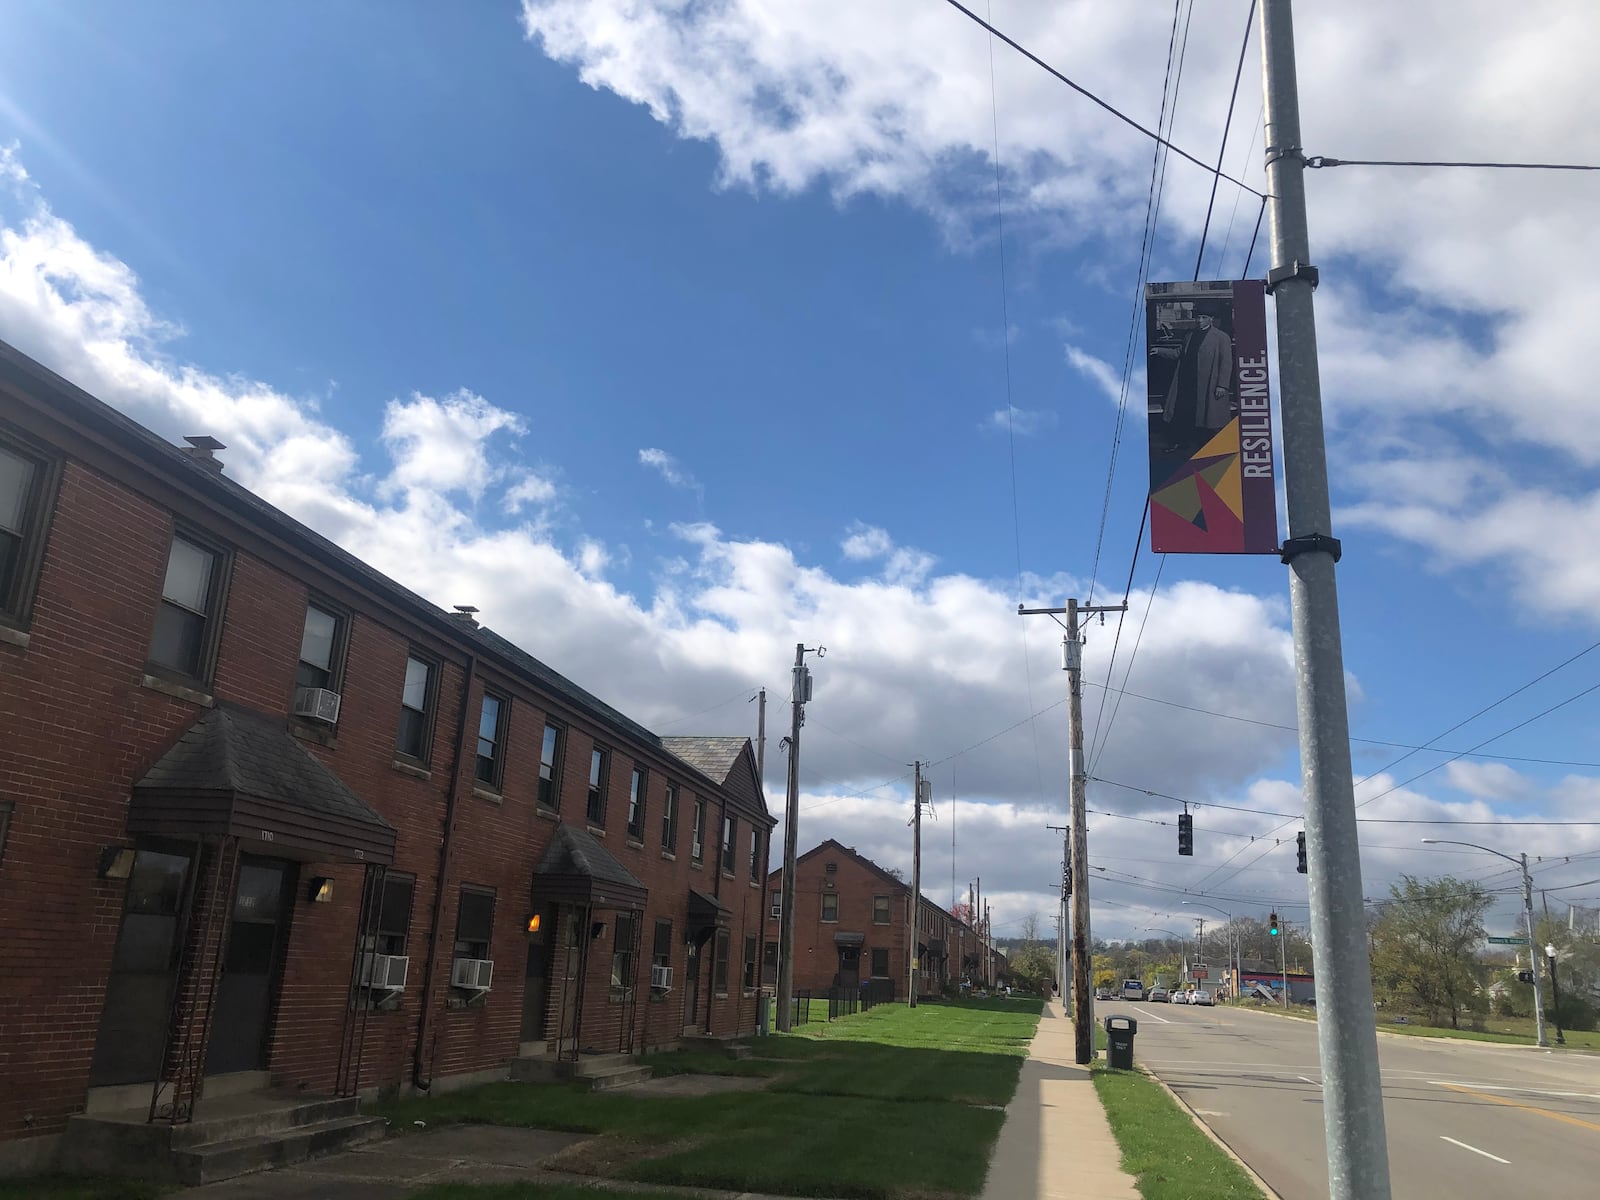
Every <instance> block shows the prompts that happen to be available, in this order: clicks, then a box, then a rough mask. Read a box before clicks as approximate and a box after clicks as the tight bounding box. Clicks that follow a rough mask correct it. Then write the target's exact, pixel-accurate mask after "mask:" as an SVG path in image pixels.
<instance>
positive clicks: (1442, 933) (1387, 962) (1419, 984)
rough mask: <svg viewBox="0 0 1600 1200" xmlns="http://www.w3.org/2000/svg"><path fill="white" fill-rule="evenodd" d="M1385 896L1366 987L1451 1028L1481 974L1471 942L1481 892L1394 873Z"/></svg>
mask: <svg viewBox="0 0 1600 1200" xmlns="http://www.w3.org/2000/svg"><path fill="white" fill-rule="evenodd" d="M1389 896H1390V898H1389V900H1388V902H1387V903H1386V904H1385V905H1384V906H1383V910H1382V912H1381V913H1380V914H1379V916H1378V919H1377V921H1376V922H1375V923H1374V924H1373V928H1372V979H1373V987H1374V989H1375V990H1376V991H1378V992H1380V993H1381V994H1383V995H1385V996H1386V997H1388V998H1391V999H1393V1000H1395V1001H1397V1002H1399V1003H1401V1004H1414V1005H1416V1006H1417V1007H1418V1008H1419V1009H1420V1010H1421V1012H1422V1013H1423V1015H1424V1016H1425V1017H1426V1019H1427V1020H1428V1021H1429V1022H1430V1023H1432V1024H1435V1025H1438V1024H1442V1023H1443V1018H1444V1017H1446V1016H1448V1017H1449V1019H1450V1028H1452V1029H1459V1028H1460V1023H1459V1021H1460V1015H1461V1013H1462V1012H1463V1011H1466V1010H1467V1009H1468V1008H1469V1006H1470V1002H1471V998H1472V996H1473V994H1474V993H1475V992H1476V991H1477V989H1478V985H1479V983H1480V982H1481V979H1482V977H1483V975H1484V970H1483V967H1482V966H1481V965H1480V963H1479V962H1478V949H1479V947H1480V946H1481V945H1482V944H1483V939H1484V936H1485V932H1484V928H1483V917H1484V914H1485V913H1486V912H1488V910H1489V903H1490V900H1489V895H1488V893H1486V892H1485V891H1484V890H1483V889H1482V888H1481V887H1479V886H1478V885H1477V884H1475V883H1472V882H1470V881H1467V880H1460V879H1455V878H1453V877H1451V876H1449V875H1446V876H1443V877H1441V878H1438V879H1417V878H1415V877H1414V876H1411V875H1402V876H1401V877H1400V882H1399V883H1397V884H1395V885H1393V886H1392V887H1391V888H1390V889H1389Z"/></svg>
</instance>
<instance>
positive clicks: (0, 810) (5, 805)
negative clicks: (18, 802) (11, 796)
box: [0, 800, 14, 860]
mask: <svg viewBox="0 0 1600 1200" xmlns="http://www.w3.org/2000/svg"><path fill="white" fill-rule="evenodd" d="M13 807H14V806H13V805H12V803H11V801H9V800H0V860H4V858H5V856H6V834H8V833H9V832H11V809H12V808H13Z"/></svg>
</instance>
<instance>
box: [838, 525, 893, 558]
mask: <svg viewBox="0 0 1600 1200" xmlns="http://www.w3.org/2000/svg"><path fill="white" fill-rule="evenodd" d="M839 549H840V550H842V551H843V552H844V556H845V557H846V558H848V559H850V560H852V561H854V562H860V561H863V560H865V559H869V558H882V557H883V556H884V555H886V554H888V553H889V551H891V550H893V549H894V540H893V539H892V538H890V537H889V531H888V530H887V529H880V528H879V527H878V526H876V525H864V524H862V523H861V522H860V521H857V522H856V523H855V524H853V525H851V526H850V531H849V533H847V534H846V535H845V539H844V541H843V542H841V543H839Z"/></svg>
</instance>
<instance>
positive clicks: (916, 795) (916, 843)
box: [906, 762, 922, 1008]
mask: <svg viewBox="0 0 1600 1200" xmlns="http://www.w3.org/2000/svg"><path fill="white" fill-rule="evenodd" d="M911 770H912V773H913V780H914V782H913V784H912V787H911V806H912V808H914V809H915V810H916V811H915V812H914V813H913V815H912V817H911V829H912V833H911V953H910V954H909V955H907V957H908V958H909V960H910V968H909V970H908V971H907V975H908V980H907V984H908V987H907V990H908V994H907V996H906V1003H907V1004H908V1005H909V1006H910V1007H912V1008H915V1007H916V1006H917V945H918V939H919V937H920V934H921V929H922V904H921V903H920V901H921V899H922V763H921V762H916V763H913V764H912V767H911Z"/></svg>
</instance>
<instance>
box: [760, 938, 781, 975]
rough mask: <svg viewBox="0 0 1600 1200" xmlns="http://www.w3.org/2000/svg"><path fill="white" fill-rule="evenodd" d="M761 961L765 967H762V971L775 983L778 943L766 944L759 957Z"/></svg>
mask: <svg viewBox="0 0 1600 1200" xmlns="http://www.w3.org/2000/svg"><path fill="white" fill-rule="evenodd" d="M761 961H762V962H763V963H765V964H766V966H765V967H764V970H765V971H766V972H767V973H768V975H769V976H770V977H771V979H772V980H773V982H774V983H776V982H777V979H778V943H777V942H768V943H767V944H766V946H765V947H764V948H763V952H762V955H761Z"/></svg>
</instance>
